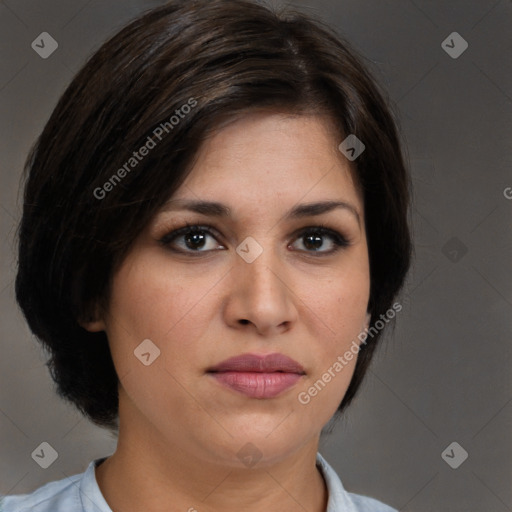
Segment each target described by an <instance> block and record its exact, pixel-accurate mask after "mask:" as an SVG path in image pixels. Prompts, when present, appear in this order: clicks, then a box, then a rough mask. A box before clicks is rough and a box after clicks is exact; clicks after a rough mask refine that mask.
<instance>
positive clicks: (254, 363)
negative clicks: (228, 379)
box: [208, 353, 306, 375]
mask: <svg viewBox="0 0 512 512" xmlns="http://www.w3.org/2000/svg"><path fill="white" fill-rule="evenodd" d="M208 371H209V372H228V371H231V372H255V373H273V372H284V373H297V374H299V375H304V374H305V373H306V372H305V371H304V368H303V367H302V366H301V365H300V364H299V363H298V362H297V361H295V360H293V359H291V358H290V357H288V356H285V355H284V354H277V353H275V354H267V355H264V356H260V355H257V354H242V355H240V356H235V357H231V358H229V359H226V360H225V361H222V362H221V363H219V364H218V365H216V366H213V367H212V368H209V369H208Z"/></svg>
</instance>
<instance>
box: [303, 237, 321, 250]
mask: <svg viewBox="0 0 512 512" xmlns="http://www.w3.org/2000/svg"><path fill="white" fill-rule="evenodd" d="M305 239H306V243H305V244H304V245H305V246H306V248H308V249H318V248H320V247H321V246H322V237H321V236H318V235H307V236H306V237H305Z"/></svg>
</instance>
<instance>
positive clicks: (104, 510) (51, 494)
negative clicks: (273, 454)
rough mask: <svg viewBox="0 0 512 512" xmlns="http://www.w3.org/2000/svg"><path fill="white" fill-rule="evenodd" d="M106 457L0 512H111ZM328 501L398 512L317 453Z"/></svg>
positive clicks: (8, 500) (336, 506)
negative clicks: (349, 485) (105, 489)
mask: <svg viewBox="0 0 512 512" xmlns="http://www.w3.org/2000/svg"><path fill="white" fill-rule="evenodd" d="M105 459H106V457H103V458H101V459H96V460H93V461H92V462H91V463H90V464H89V466H88V467H87V470H86V471H85V472H84V473H80V474H78V475H73V476H70V477H67V478H63V479H62V480H57V481H55V482H50V483H47V484H46V485H43V486H42V487H39V488H38V489H36V490H35V491H33V492H32V493H30V494H17V495H10V496H3V497H0V512H112V510H111V508H110V507H109V506H108V504H107V502H106V501H105V498H104V497H103V495H102V494H101V491H100V488H99V487H98V483H97V482H96V475H95V472H94V468H95V467H96V466H97V465H98V464H99V463H100V462H102V461H103V460H105ZM316 465H317V466H318V468H319V469H320V471H321V472H322V475H323V477H324V480H325V483H326V486H327V490H328V493H329V500H328V503H327V510H326V512H397V510H396V509H394V508H391V507H389V506H388V505H384V503H381V502H380V501H377V500H375V499H373V498H368V497H367V496H361V495H359V494H353V493H350V492H347V491H346V490H345V489H344V487H343V485H342V483H341V480H340V479H339V477H338V475H337V474H336V471H334V469H333V468H332V467H331V466H330V465H329V464H328V462H327V461H326V460H325V459H324V458H323V457H322V456H321V455H320V453H317V455H316Z"/></svg>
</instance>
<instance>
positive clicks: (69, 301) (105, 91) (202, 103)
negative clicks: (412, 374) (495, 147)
mask: <svg viewBox="0 0 512 512" xmlns="http://www.w3.org/2000/svg"><path fill="white" fill-rule="evenodd" d="M362 59H363V58H362V57H360V56H359V55H358V54H357V52H356V51H355V50H354V49H352V48H351V47H350V45H349V44H348V43H347V42H346V41H344V40H343V38H341V37H340V36H339V35H337V34H336V33H335V32H334V31H332V30H331V29H330V28H328V27H327V26H325V25H324V24H323V23H322V22H320V21H318V20H314V19H312V18H311V17H310V16H306V15H304V14H301V13H299V12H296V11H281V12H277V11H273V10H272V9H270V8H267V7H265V6H263V5H261V4H260V3H256V2H251V1H245V0H197V1H195V0H185V1H172V2H169V3H168V4H166V5H165V6H163V7H160V8H157V9H154V10H151V11H149V12H147V13H145V14H144V15H142V16H140V17H139V18H138V19H136V20H135V21H133V22H131V23H130V24H129V25H128V26H126V27H125V28H123V29H122V30H121V31H120V32H119V33H118V34H116V35H115V36H114V37H113V38H111V39H110V40H109V41H107V42H106V43H105V44H104V45H103V46H101V48H100V49H99V50H98V51H97V52H96V53H95V54H94V55H93V56H92V57H91V58H90V59H89V60H88V62H87V63H86V64H85V66H84V67H83V68H82V69H81V71H80V72H79V73H78V74H77V75H76V77H75V78H74V79H73V81H72V83H71V84H70V85H69V87H68V88H67V90H66V91H65V92H64V94H63V95H62V97H61V99H60V100H59V102H58V104H57V106H56V108H55V110H54V111H53V114H52V115H51V117H50V119H49V121H48V123H47V124H46V126H45V128H44V130H43V132H42V134H41V135H40V137H39V138H38V140H37V142H36V144H35V145H34V147H33V148H32V151H31V154H30V155H29V157H28V159H27V163H26V173H27V181H26V185H25V195H24V206H23V218H22V221H21V225H20V239H19V240H20V241H19V268H18V274H17V277H16V297H17V300H18V303H19V305H20V306H21V308H22V310H23V312H24V314H25V316H26V319H27V321H28V323H29V325H30V327H31V329H32V331H33V332H34V334H35V335H36V336H37V338H38V339H39V340H40V341H41V342H42V343H43V345H44V347H45V348H46V349H47V350H48V351H49V353H50V356H51V357H50V359H49V361H48V363H47V365H48V367H49V369H50V372H51V375H52V378H53V379H54V381H55V382H56V384H57V391H58V393H59V395H60V396H61V397H63V398H65V399H67V400H69V401H71V402H72V403H73V404H74V405H75V406H76V407H77V408H78V409H79V410H80V411H81V412H82V413H83V414H85V415H87V416H88V417H89V418H90V419H91V420H92V421H93V422H94V423H95V424H97V425H99V426H103V427H107V428H109V429H112V430H114V431H115V430H116V429H117V427H118V393H117V386H118V377H117V375H116V372H115V368H114V365H113V362H112V358H111V354H110V350H109V346H108V340H107V338H106V334H105V333H104V332H100V333H90V332H88V331H86V330H85V329H83V328H82V327H81V326H80V324H79V321H81V320H84V319H87V318H92V317H93V316H94V312H95V311H96V308H97V307H98V305H106V304H107V303H108V295H109V288H110V283H111V279H112V276H113V274H114V272H115V270H116V268H117V267H118V266H119V264H120V263H121V262H122V260H123V258H124V257H125V256H126V254H127V252H128V251H129V249H130V246H131V244H132V243H133V241H134V240H135V238H136V237H137V236H138V235H139V234H140V232H141V231H142V230H143V229H144V227H145V226H146V225H147V224H148V222H149V221H150V220H151V219H152V217H153V216H154V215H155V214H156V212H157V211H158V210H159V209H160V208H161V207H162V205H163V203H164V202H165V201H167V200H168V198H169V197H170V196H171V195H172V194H173V192H174V191H175V190H176V189H177V188H178V187H179V186H180V184H181V183H182V182H183V180H184V179H185V177H186V175H187V173H188V172H189V171H190V169H191V167H192V165H193V162H194V157H195V155H196V154H197V151H198V148H199V146H200V145H201V142H202V141H203V140H204V139H205V137H206V136H207V134H208V133H210V132H211V131H212V130H214V129H216V128H218V127H219V126H220V123H221V122H222V121H223V120H226V119H229V118H230V117H231V118H232V117H233V116H239V115H243V114H244V113H248V112H251V111H254V110H255V109H268V110H274V111H280V112H287V113H292V114H308V113H309V114H328V115H329V118H330V119H332V121H333V123H334V126H336V127H337V129H338V130H339V136H340V139H339V141H340V142H341V141H342V140H343V139H344V138H345V137H346V136H347V135H349V134H354V135H356V136H357V137H358V138H359V139H360V140H361V141H362V142H363V143H364V144H365V146H366V148H365V151H364V152H363V153H362V154H361V155H360V156H359V157H358V158H357V160H356V161H354V162H353V164H354V169H355V172H356V176H357V181H358V184H359V186H360V187H361V189H362V191H363V194H364V210H365V220H366V233H367V238H368V247H369V259H370V300H369V304H368V310H369V311H370V312H371V313H372V322H373V321H374V320H378V319H379V315H382V314H384V313H385V312H386V311H387V310H388V309H389V308H390V306H391V304H392V302H393V300H394V298H395V297H396V295H397V293H398V291H399V290H400V288H401V287H402V285H403V283H404V279H405V277H406V274H407V271H408V268H409V264H410V257H411V239H410V232H409V225H408V218H407V216H408V204H409V188H410V183H409V176H408V173H407V170H406V167H405V165H404V160H403V155H402V151H401V146H400V142H399V138H398V134H397V128H396V124H395V121H394V118H393V115H392V111H391V110H390V107H389V106H388V104H387V101H386V100H385V99H384V97H383V94H382V93H381V92H380V91H379V88H378V86H377V85H376V83H375V81H374V79H373V78H372V76H371V75H370V73H369V72H368V71H367V70H366V67H365V66H364V65H363V64H362ZM184 105H189V106H190V108H189V109H188V110H187V109H183V106H184ZM192 105H193V106H192ZM185 110H186V115H182V114H184V112H185ZM172 116H174V119H171V118H172ZM178 117H179V121H178V122H176V119H178ZM158 127H160V129H161V130H164V128H163V127H165V130H166V131H165V132H162V133H163V134H165V136H162V137H161V140H159V141H158V143H157V144H156V146H155V147H154V148H152V149H151V151H149V152H148V154H147V155H146V156H145V157H144V158H143V159H140V161H139V160H137V163H135V161H130V158H134V154H133V152H134V151H136V150H138V149H139V148H141V147H142V146H143V145H144V144H147V143H148V140H149V139H148V138H151V139H152V140H153V141H156V135H155V130H156V129H157V128H158ZM127 162H131V164H130V165H127ZM121 169H124V170H125V172H122V171H121ZM114 175H117V178H115V176H114ZM118 178H119V179H118ZM106 183H110V185H105V184H106ZM101 191H103V192H101ZM107 192H108V193H107ZM99 196H101V197H99ZM381 333H382V332H381V331H379V332H378V333H377V334H376V335H375V336H373V337H372V338H368V342H367V343H366V344H365V345H362V346H361V351H360V353H359V356H358V360H357V364H356V368H355V372H354V375H353V378H352V381H351V383H350V386H349V388H348V390H347V393H346V395H345V397H344V398H343V401H342V402H341V404H340V407H339V409H338V412H340V411H342V410H343V409H344V408H345V407H346V406H347V405H348V404H349V403H350V401H351V400H352V399H353V397H354V395H355V393H356V390H357V389H358V388H359V386H360V383H361V381H362V378H363V376H364V374H365V372H366V369H367V367H368V364H369V362H370V360H371V358H372V355H373V353H374V349H375V347H376V345H377V341H378V340H379V338H380V336H381Z"/></svg>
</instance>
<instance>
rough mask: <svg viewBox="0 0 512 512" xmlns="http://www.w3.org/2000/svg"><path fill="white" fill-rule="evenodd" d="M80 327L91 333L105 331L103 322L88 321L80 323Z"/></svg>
mask: <svg viewBox="0 0 512 512" xmlns="http://www.w3.org/2000/svg"><path fill="white" fill-rule="evenodd" d="M79 323H80V325H81V326H82V327H83V328H84V329H85V330H86V331H89V332H101V331H104V330H105V323H104V322H103V320H100V319H98V320H88V321H86V322H79Z"/></svg>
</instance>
